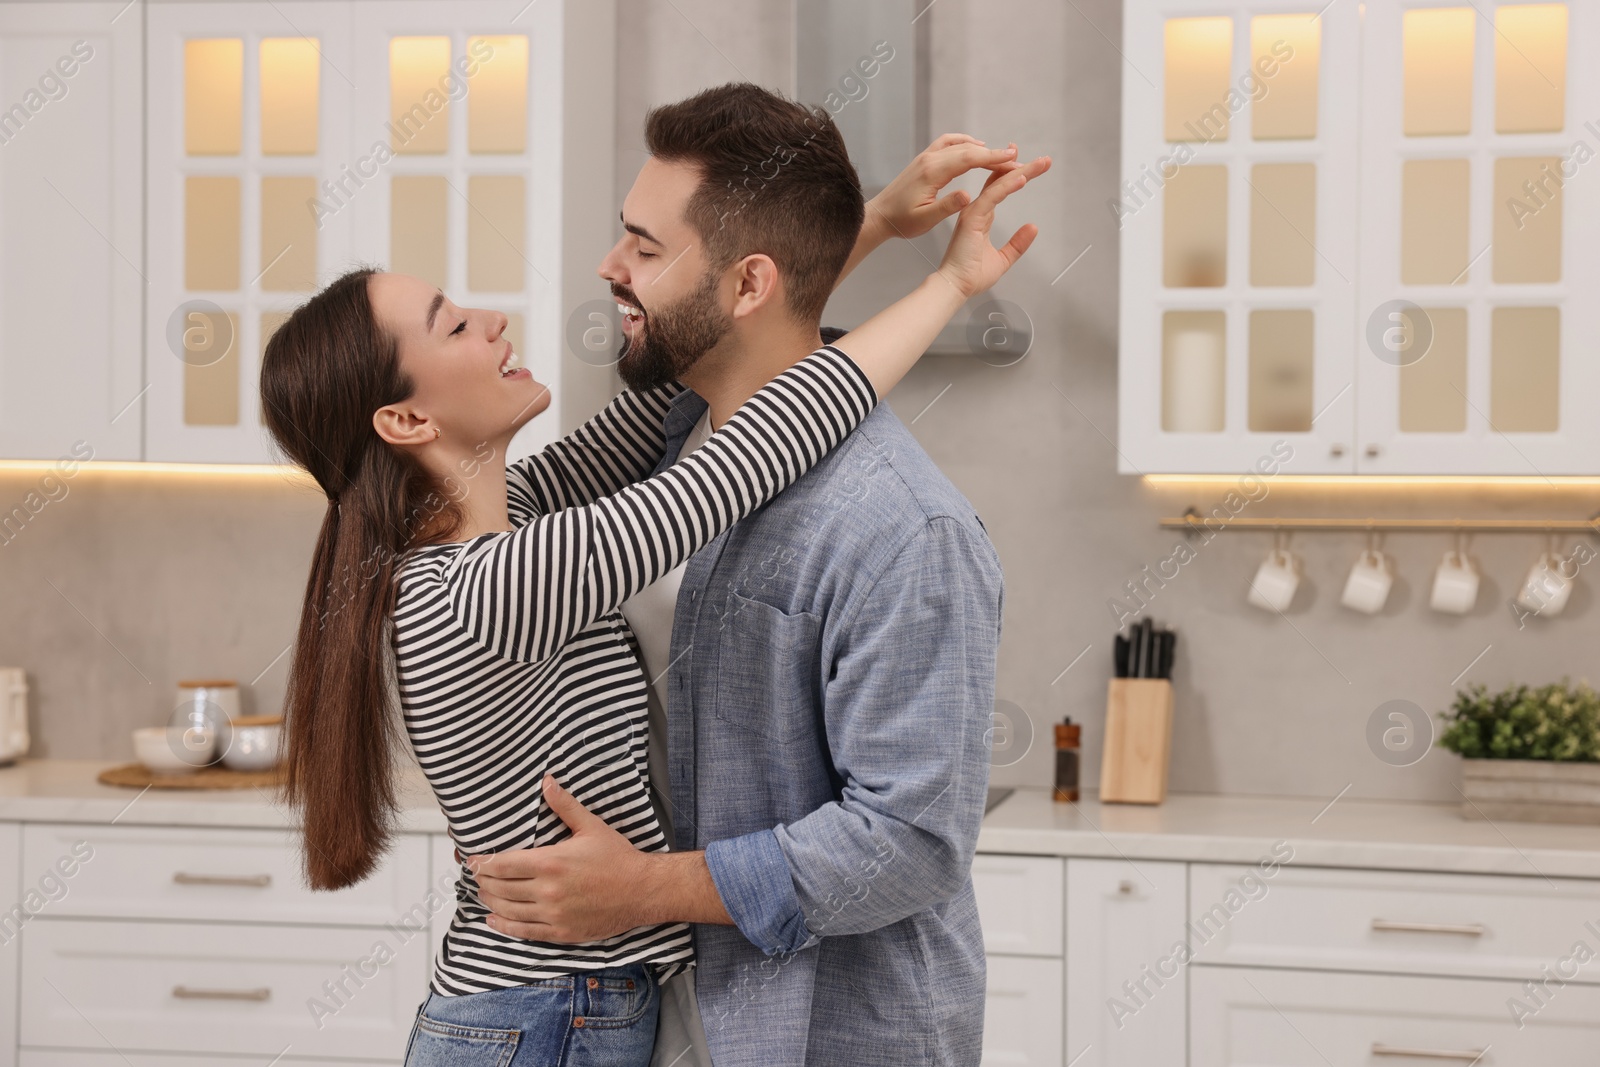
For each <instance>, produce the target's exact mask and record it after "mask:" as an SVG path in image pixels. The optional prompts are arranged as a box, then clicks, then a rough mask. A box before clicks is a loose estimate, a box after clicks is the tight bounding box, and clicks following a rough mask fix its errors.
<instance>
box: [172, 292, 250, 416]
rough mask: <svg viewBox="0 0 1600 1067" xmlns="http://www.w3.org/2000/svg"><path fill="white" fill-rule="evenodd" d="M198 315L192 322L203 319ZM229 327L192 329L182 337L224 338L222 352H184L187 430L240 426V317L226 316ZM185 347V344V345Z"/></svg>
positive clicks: (197, 327) (184, 407) (219, 325)
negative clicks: (225, 346)
mask: <svg viewBox="0 0 1600 1067" xmlns="http://www.w3.org/2000/svg"><path fill="white" fill-rule="evenodd" d="M206 314H207V313H206V312H203V311H197V312H194V313H192V314H191V316H190V317H191V319H193V318H195V317H196V316H204V315H206ZM226 315H227V318H228V325H226V326H224V325H222V324H221V323H216V324H214V325H212V326H211V328H210V329H205V328H204V327H201V326H198V324H197V325H196V326H191V327H190V329H189V330H188V331H186V334H185V337H186V338H187V337H191V336H197V335H202V334H203V335H205V336H208V337H213V338H226V344H227V348H226V350H225V351H223V352H218V353H210V352H205V351H204V350H203V349H194V348H189V349H187V353H186V357H185V359H184V363H183V421H184V425H186V426H237V425H238V424H239V341H238V338H239V317H238V316H237V315H235V314H234V313H233V312H231V311H229V312H226ZM185 344H186V345H187V340H186V342H185Z"/></svg>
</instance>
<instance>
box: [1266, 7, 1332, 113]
mask: <svg viewBox="0 0 1600 1067" xmlns="http://www.w3.org/2000/svg"><path fill="white" fill-rule="evenodd" d="M1250 56H1251V59H1250V63H1251V67H1252V68H1253V72H1254V74H1255V76H1256V77H1258V78H1260V79H1261V80H1262V82H1263V83H1264V84H1265V85H1266V86H1267V87H1268V88H1267V94H1266V95H1265V96H1263V97H1262V98H1261V99H1259V100H1256V101H1255V102H1254V103H1252V104H1251V105H1250V114H1251V118H1250V132H1251V135H1252V136H1254V137H1255V139H1256V140H1258V141H1270V140H1283V139H1292V138H1302V137H1315V136H1316V135H1317V73H1318V71H1319V70H1320V69H1321V66H1322V21H1321V20H1320V19H1318V18H1317V17H1316V12H1315V11H1307V12H1305V13H1303V14H1295V15H1257V16H1256V17H1255V18H1253V19H1251V20H1250ZM1269 70H1270V71H1272V72H1273V73H1272V76H1271V77H1270V78H1268V77H1266V76H1265V72H1266V71H1269Z"/></svg>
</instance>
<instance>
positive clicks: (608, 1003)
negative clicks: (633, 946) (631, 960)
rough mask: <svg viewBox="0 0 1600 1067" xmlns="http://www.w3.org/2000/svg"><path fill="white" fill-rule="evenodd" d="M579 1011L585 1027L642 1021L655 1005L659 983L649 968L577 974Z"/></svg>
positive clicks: (597, 1028)
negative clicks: (622, 971) (585, 974)
mask: <svg viewBox="0 0 1600 1067" xmlns="http://www.w3.org/2000/svg"><path fill="white" fill-rule="evenodd" d="M577 981H578V1001H577V1003H578V1011H577V1014H579V1015H581V1016H582V1017H583V1027H584V1029H588V1030H607V1029H619V1028H621V1027H627V1026H633V1025H634V1024H636V1023H638V1022H639V1021H641V1020H642V1019H643V1018H644V1017H645V1015H646V1014H648V1013H649V1011H650V1009H651V1008H652V1007H653V1006H654V1005H655V1003H656V999H657V998H658V997H659V996H660V993H661V987H660V986H659V985H657V983H656V980H655V976H654V975H652V974H651V973H650V971H649V969H648V968H645V967H630V968H628V970H627V971H626V972H624V973H621V974H618V973H616V972H611V973H610V974H609V975H590V976H587V977H584V976H582V975H580V976H579V977H578V980H577Z"/></svg>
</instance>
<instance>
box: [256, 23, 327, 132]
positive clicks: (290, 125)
mask: <svg viewBox="0 0 1600 1067" xmlns="http://www.w3.org/2000/svg"><path fill="white" fill-rule="evenodd" d="M319 59H320V57H319V55H318V53H317V39H316V38H315V37H269V38H267V39H266V40H264V41H262V42H261V154H262V155H264V156H309V155H314V154H315V153H316V151H317V89H318V76H319V74H320V73H321V67H320V63H319Z"/></svg>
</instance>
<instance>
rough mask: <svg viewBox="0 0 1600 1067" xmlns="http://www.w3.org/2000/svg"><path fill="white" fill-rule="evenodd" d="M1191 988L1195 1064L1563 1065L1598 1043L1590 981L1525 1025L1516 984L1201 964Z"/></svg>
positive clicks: (1559, 996) (1597, 1004)
mask: <svg viewBox="0 0 1600 1067" xmlns="http://www.w3.org/2000/svg"><path fill="white" fill-rule="evenodd" d="M1189 995H1190V1013H1189V1031H1190V1047H1189V1060H1188V1063H1189V1067H1245V1065H1249V1067H1268V1065H1271V1067H1327V1065H1328V1064H1337V1065H1340V1067H1343V1065H1346V1064H1373V1065H1382V1064H1394V1065H1395V1067H1402V1065H1405V1064H1412V1063H1459V1064H1461V1065H1463V1067H1465V1065H1467V1064H1472V1063H1482V1064H1485V1065H1487V1064H1491V1063H1492V1064H1494V1065H1495V1067H1556V1065H1558V1064H1559V1065H1563V1067H1564V1065H1567V1064H1573V1065H1577V1064H1584V1063H1592V1062H1594V1050H1595V1047H1596V1044H1597V1043H1600V989H1596V988H1594V987H1592V986H1579V985H1568V986H1566V987H1564V988H1561V989H1556V990H1553V995H1552V996H1550V997H1548V998H1547V999H1546V1000H1545V1003H1544V1006H1543V1007H1542V1008H1540V1009H1538V1010H1537V1011H1536V1012H1533V1013H1530V1014H1529V1015H1528V1016H1526V1017H1524V1018H1523V1019H1521V1020H1520V1021H1521V1023H1522V1024H1523V1025H1521V1026H1519V1020H1518V1019H1517V1018H1516V1017H1514V1016H1513V1014H1512V1011H1511V1010H1510V1005H1511V1004H1512V1003H1513V1002H1516V1001H1519V1000H1521V1001H1526V999H1527V994H1526V993H1525V992H1524V990H1523V988H1522V985H1521V983H1518V982H1511V981H1502V982H1485V981H1476V980H1472V979H1464V978H1415V977H1396V976H1392V975H1378V974H1360V975H1358V974H1339V973H1331V972H1318V971H1292V970H1260V969H1255V968H1238V967H1196V968H1195V969H1194V971H1193V972H1192V973H1191V975H1190V979H1189ZM1179 1062H1181V1061H1179Z"/></svg>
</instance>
